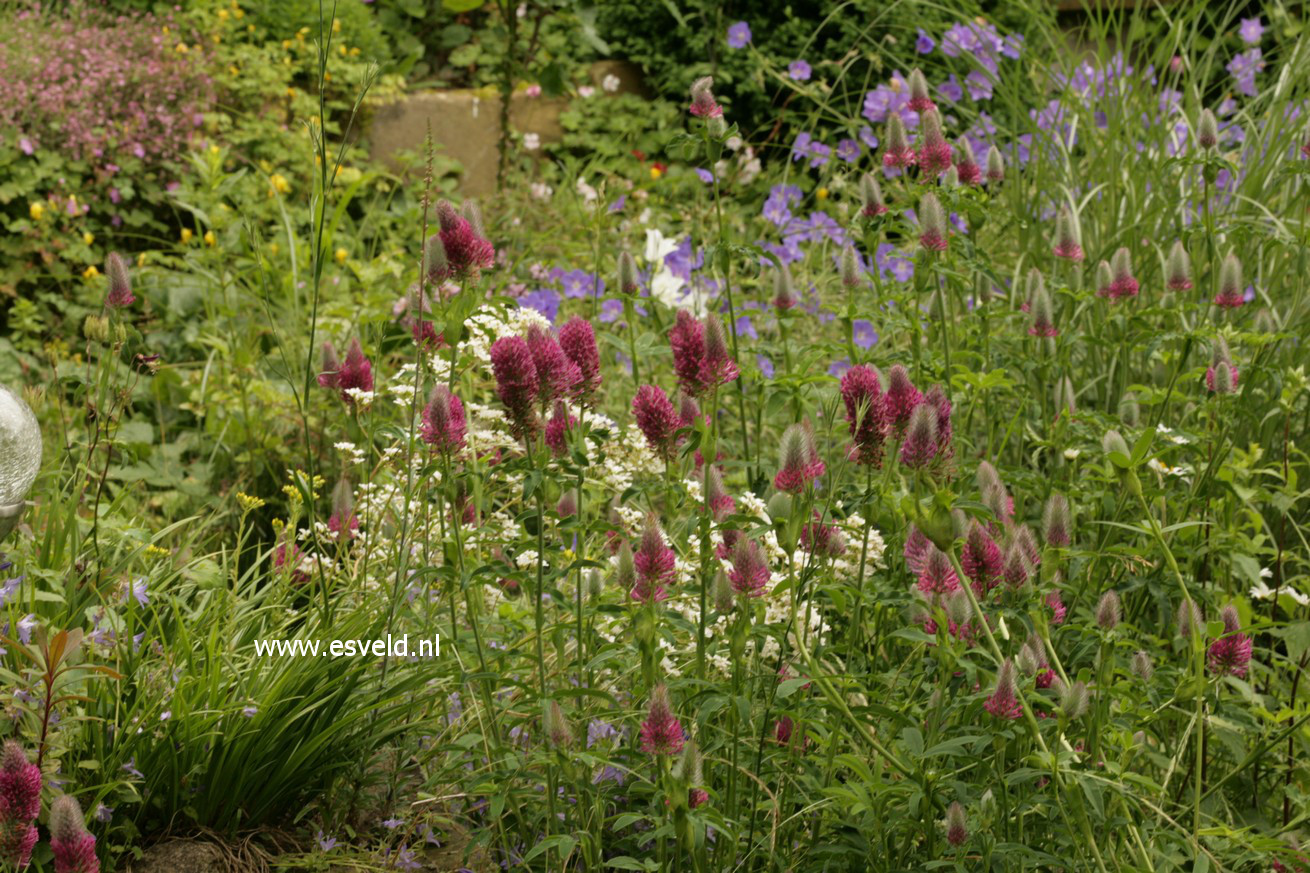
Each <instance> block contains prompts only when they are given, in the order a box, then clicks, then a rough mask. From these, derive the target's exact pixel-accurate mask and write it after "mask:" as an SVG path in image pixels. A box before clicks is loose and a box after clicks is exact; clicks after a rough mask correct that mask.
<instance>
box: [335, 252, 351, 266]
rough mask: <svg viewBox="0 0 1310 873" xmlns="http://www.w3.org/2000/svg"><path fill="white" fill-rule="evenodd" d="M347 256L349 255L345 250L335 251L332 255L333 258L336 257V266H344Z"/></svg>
mask: <svg viewBox="0 0 1310 873" xmlns="http://www.w3.org/2000/svg"><path fill="white" fill-rule="evenodd" d="M348 256H349V253H348V252H347V251H346V250H345V249H337V250H336V253H335V255H334V257H336V259H337V263H338V264H344V263H345V262H346V258H347V257H348Z"/></svg>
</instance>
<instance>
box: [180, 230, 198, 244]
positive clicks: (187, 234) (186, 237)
mask: <svg viewBox="0 0 1310 873" xmlns="http://www.w3.org/2000/svg"><path fill="white" fill-rule="evenodd" d="M194 235H195V234H193V233H191V228H189V227H184V228H182V245H186V244H187V243H189V242H191V237H192V236H194Z"/></svg>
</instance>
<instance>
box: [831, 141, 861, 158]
mask: <svg viewBox="0 0 1310 873" xmlns="http://www.w3.org/2000/svg"><path fill="white" fill-rule="evenodd" d="M837 157H839V158H841V159H842V160H843V161H845V162H846V163H848V164H853V163H855V162H856V161H858V160H859V159H860V144H859V143H858V142H856V141H855V140H853V139H849V138H848V139H843V140H841V141H840V142H838V143H837Z"/></svg>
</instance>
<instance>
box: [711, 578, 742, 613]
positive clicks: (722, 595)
mask: <svg viewBox="0 0 1310 873" xmlns="http://www.w3.org/2000/svg"><path fill="white" fill-rule="evenodd" d="M736 603H737V592H736V591H734V590H733V589H732V583H731V582H729V581H728V574H727V573H725V572H723V571H722V570H719V572H718V573H716V574H715V575H714V608H715V609H716V610H718V611H719V612H721V613H723V614H724V615H726V614H728V613H729V612H732V608H733V606H735V605H736Z"/></svg>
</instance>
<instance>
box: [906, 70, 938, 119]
mask: <svg viewBox="0 0 1310 873" xmlns="http://www.w3.org/2000/svg"><path fill="white" fill-rule="evenodd" d="M907 84H908V85H909V92H910V100H909V103H908V104H907V105H908V106H909V107H910V109H912V110H914V111H915V112H927V111H928V110H930V109H932V108H933V107H934V106H935V105H936V104H935V103H933V100H932V95H931V94H930V93H929V92H928V80H927V79H926V78H924V75H923V71H922V70H920V69H919V68H918V67H915V68H914V69H913V70H911V71H910V76H909V80H908V82H907Z"/></svg>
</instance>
